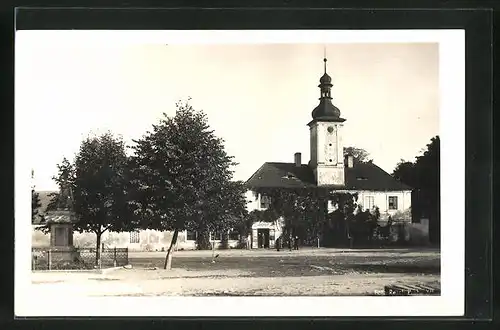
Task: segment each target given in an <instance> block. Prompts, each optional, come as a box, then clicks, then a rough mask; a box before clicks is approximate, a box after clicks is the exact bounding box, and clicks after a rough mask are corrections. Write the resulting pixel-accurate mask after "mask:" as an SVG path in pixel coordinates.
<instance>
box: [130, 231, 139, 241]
mask: <svg viewBox="0 0 500 330" xmlns="http://www.w3.org/2000/svg"><path fill="white" fill-rule="evenodd" d="M139 241H140V239H139V232H138V231H133V232H131V233H130V243H139Z"/></svg>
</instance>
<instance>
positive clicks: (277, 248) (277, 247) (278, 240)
mask: <svg viewBox="0 0 500 330" xmlns="http://www.w3.org/2000/svg"><path fill="white" fill-rule="evenodd" d="M274 244H276V251H279V250H280V244H281V236H280V237H278V238H277V239H276V242H275V243H274Z"/></svg>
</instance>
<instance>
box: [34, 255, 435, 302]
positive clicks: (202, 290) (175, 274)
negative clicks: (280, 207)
mask: <svg viewBox="0 0 500 330" xmlns="http://www.w3.org/2000/svg"><path fill="white" fill-rule="evenodd" d="M213 256H217V257H216V258H215V259H213ZM164 258H165V253H164V252H131V253H130V254H129V263H130V265H131V266H132V267H131V268H121V269H116V270H112V271H109V272H105V273H104V274H97V273H90V272H87V273H83V272H33V273H32V283H33V284H34V285H33V286H34V288H35V290H38V291H39V293H40V294H43V291H45V290H51V292H54V290H57V291H58V292H60V293H61V294H69V295H73V296H74V295H83V296H296V295H300V296H304V295H308V296H335V295H350V296H352V295H380V294H383V289H384V286H385V285H390V284H409V285H416V284H424V285H427V286H432V287H438V288H439V286H440V253H439V250H436V249H377V250H356V249H352V250H341V249H311V248H309V249H301V250H299V251H280V252H278V251H275V250H218V251H215V252H214V253H213V252H212V251H178V252H176V253H175V254H174V258H173V262H172V267H173V268H172V269H171V270H170V271H166V270H163V263H164Z"/></svg>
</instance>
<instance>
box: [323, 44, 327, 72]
mask: <svg viewBox="0 0 500 330" xmlns="http://www.w3.org/2000/svg"><path fill="white" fill-rule="evenodd" d="M326 61H327V59H326V46H324V47H323V62H325V64H324V65H325V73H326Z"/></svg>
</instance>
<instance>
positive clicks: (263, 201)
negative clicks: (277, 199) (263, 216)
mask: <svg viewBox="0 0 500 330" xmlns="http://www.w3.org/2000/svg"><path fill="white" fill-rule="evenodd" d="M269 206H271V198H269V197H268V196H264V195H261V196H260V207H261V208H263V209H267V208H268V207H269Z"/></svg>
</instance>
